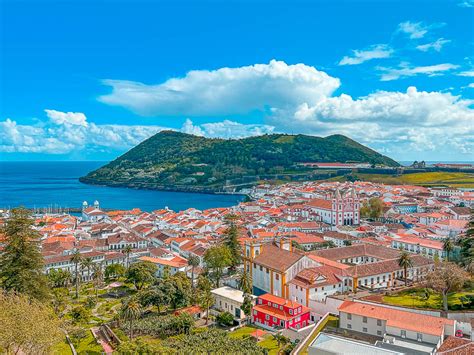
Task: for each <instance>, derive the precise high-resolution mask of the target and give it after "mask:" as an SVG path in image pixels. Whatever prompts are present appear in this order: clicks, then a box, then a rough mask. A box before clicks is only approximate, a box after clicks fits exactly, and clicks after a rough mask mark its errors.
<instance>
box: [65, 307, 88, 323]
mask: <svg viewBox="0 0 474 355" xmlns="http://www.w3.org/2000/svg"><path fill="white" fill-rule="evenodd" d="M69 315H70V316H71V318H72V320H73V322H74V323H82V322H83V323H87V322H88V321H89V318H90V317H91V312H90V310H89V309H87V308H85V307H84V306H76V307H74V308H73V309H72V310H71V311H70V312H69Z"/></svg>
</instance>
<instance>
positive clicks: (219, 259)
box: [204, 245, 232, 287]
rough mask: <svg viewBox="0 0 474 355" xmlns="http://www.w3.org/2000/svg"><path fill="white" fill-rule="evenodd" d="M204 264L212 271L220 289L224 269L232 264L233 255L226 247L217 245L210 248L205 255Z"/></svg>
mask: <svg viewBox="0 0 474 355" xmlns="http://www.w3.org/2000/svg"><path fill="white" fill-rule="evenodd" d="M204 262H205V263H206V265H207V267H208V268H209V269H211V270H212V277H213V279H214V281H215V285H216V287H219V285H220V280H221V278H222V275H223V273H224V268H226V267H228V266H230V265H231V263H232V253H231V252H230V250H229V248H228V247H227V246H225V245H216V246H213V247H211V248H209V249H208V250H207V251H206V253H205V254H204Z"/></svg>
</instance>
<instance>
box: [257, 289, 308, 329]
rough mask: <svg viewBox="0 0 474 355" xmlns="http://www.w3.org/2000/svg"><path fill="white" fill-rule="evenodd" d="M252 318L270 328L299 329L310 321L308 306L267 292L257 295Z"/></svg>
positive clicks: (263, 326)
mask: <svg viewBox="0 0 474 355" xmlns="http://www.w3.org/2000/svg"><path fill="white" fill-rule="evenodd" d="M252 320H253V322H254V323H255V324H257V325H259V326H261V327H262V328H266V329H270V330H275V329H281V328H283V329H289V328H291V329H301V328H304V327H306V326H308V325H310V323H311V321H310V309H309V308H308V307H305V306H303V305H302V304H299V303H297V302H295V301H290V300H287V299H284V298H281V297H278V296H274V295H272V294H268V293H267V294H264V295H261V296H259V297H258V299H257V302H256V305H255V306H254V307H253V309H252Z"/></svg>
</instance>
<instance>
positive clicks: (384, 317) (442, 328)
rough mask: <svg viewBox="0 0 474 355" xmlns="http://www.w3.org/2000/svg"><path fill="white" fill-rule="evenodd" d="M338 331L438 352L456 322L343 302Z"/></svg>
mask: <svg viewBox="0 0 474 355" xmlns="http://www.w3.org/2000/svg"><path fill="white" fill-rule="evenodd" d="M338 310H339V327H340V328H342V329H347V330H351V331H356V332H360V333H366V334H370V335H374V336H378V337H381V338H384V339H387V340H388V339H390V340H392V341H393V343H394V344H397V340H399V341H400V342H402V343H403V342H404V341H405V340H408V341H415V342H420V343H428V344H432V345H433V347H434V348H435V349H437V348H438V347H439V346H440V345H441V343H442V342H443V340H444V338H445V337H446V336H453V335H454V334H455V331H456V321H455V320H453V319H447V318H442V317H434V316H430V315H425V314H419V313H414V312H408V311H402V310H399V309H396V308H391V307H385V306H377V305H374V304H369V303H362V302H353V301H344V302H343V303H342V304H341V305H340V306H339V308H338Z"/></svg>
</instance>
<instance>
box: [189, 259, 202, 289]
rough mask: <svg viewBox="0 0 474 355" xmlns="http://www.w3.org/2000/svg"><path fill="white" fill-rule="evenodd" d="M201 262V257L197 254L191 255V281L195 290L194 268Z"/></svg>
mask: <svg viewBox="0 0 474 355" xmlns="http://www.w3.org/2000/svg"><path fill="white" fill-rule="evenodd" d="M199 264H200V261H199V258H198V257H197V256H196V255H193V254H191V255H189V258H188V265H189V266H191V283H192V286H193V290H194V268H196V267H198V266H199Z"/></svg>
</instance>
